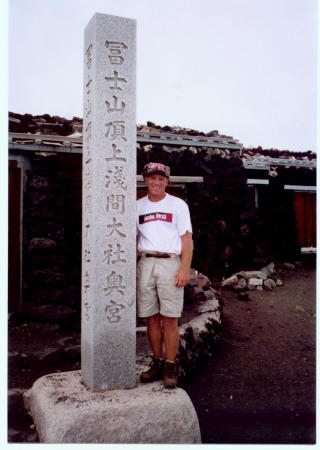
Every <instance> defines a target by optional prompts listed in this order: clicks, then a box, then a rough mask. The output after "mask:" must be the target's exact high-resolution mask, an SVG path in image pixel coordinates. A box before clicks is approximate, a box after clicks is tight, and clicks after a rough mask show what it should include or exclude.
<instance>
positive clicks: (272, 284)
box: [263, 278, 277, 291]
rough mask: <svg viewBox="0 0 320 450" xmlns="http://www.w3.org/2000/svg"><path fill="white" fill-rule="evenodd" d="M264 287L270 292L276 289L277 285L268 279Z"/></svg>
mask: <svg viewBox="0 0 320 450" xmlns="http://www.w3.org/2000/svg"><path fill="white" fill-rule="evenodd" d="M263 286H264V288H265V289H267V290H268V291H272V289H274V288H275V287H276V286H277V285H276V283H275V282H274V281H273V280H271V278H268V279H267V280H264V282H263Z"/></svg>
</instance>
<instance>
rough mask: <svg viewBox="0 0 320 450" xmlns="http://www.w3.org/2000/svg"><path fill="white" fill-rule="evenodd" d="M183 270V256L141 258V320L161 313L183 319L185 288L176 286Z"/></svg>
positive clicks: (139, 273)
mask: <svg viewBox="0 0 320 450" xmlns="http://www.w3.org/2000/svg"><path fill="white" fill-rule="evenodd" d="M179 268H180V257H179V256H174V257H171V258H152V257H151V258H147V257H145V256H141V257H140V259H139V262H138V265H137V305H138V316H139V317H150V316H153V315H155V314H158V313H160V314H161V315H162V316H166V317H181V313H182V308H183V293H184V289H183V287H177V286H176V285H175V283H176V274H177V272H178V270H179Z"/></svg>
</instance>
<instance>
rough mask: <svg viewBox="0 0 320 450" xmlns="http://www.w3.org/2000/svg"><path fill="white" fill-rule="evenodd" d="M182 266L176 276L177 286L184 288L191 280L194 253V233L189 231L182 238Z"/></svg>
mask: <svg viewBox="0 0 320 450" xmlns="http://www.w3.org/2000/svg"><path fill="white" fill-rule="evenodd" d="M181 245H182V248H181V265H180V269H179V271H178V273H177V275H176V286H178V287H183V286H185V285H186V284H187V283H188V281H189V280H190V267H191V261H192V253H193V240H192V233H190V231H187V232H186V233H184V234H183V235H182V236H181Z"/></svg>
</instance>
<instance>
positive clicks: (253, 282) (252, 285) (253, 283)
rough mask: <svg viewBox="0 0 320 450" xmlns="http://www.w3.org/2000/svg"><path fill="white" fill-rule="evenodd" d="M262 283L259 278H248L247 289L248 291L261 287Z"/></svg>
mask: <svg viewBox="0 0 320 450" xmlns="http://www.w3.org/2000/svg"><path fill="white" fill-rule="evenodd" d="M262 283H263V280H261V279H260V278H249V280H248V288H249V289H250V290H254V289H256V288H257V286H261V287H262Z"/></svg>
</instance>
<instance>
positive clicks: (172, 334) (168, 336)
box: [162, 316, 179, 362]
mask: <svg viewBox="0 0 320 450" xmlns="http://www.w3.org/2000/svg"><path fill="white" fill-rule="evenodd" d="M162 323H163V340H164V346H165V352H166V354H165V359H166V360H167V361H172V362H173V361H175V359H176V356H177V351H178V344H179V328H178V319H177V318H176V317H166V316H162Z"/></svg>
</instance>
